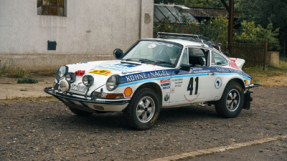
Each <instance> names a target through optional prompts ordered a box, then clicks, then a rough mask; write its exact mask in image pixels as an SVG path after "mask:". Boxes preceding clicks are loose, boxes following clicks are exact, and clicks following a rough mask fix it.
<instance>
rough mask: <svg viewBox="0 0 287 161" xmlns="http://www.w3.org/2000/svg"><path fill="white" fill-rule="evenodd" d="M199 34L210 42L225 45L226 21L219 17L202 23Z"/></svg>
mask: <svg viewBox="0 0 287 161" xmlns="http://www.w3.org/2000/svg"><path fill="white" fill-rule="evenodd" d="M199 34H200V35H203V36H205V37H208V38H210V39H211V40H212V41H215V42H221V43H226V42H227V41H228V19H227V18H226V17H222V16H220V17H216V18H214V19H211V20H210V21H202V22H201V24H200V25H199Z"/></svg>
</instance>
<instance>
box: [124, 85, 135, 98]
mask: <svg viewBox="0 0 287 161" xmlns="http://www.w3.org/2000/svg"><path fill="white" fill-rule="evenodd" d="M132 93H133V90H132V88H131V87H127V88H126V89H125V91H124V94H125V96H126V97H130V96H131V95H132Z"/></svg>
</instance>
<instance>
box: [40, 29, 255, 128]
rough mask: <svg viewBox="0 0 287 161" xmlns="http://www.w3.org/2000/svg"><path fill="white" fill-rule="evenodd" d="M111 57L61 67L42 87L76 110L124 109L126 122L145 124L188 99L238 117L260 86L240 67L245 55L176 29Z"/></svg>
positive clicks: (136, 125)
mask: <svg viewBox="0 0 287 161" xmlns="http://www.w3.org/2000/svg"><path fill="white" fill-rule="evenodd" d="M177 38H178V39H177ZM114 56H115V57H116V58H117V60H109V61H93V62H82V63H77V64H69V65H66V66H61V67H60V68H59V69H58V70H57V72H56V79H55V83H54V86H53V87H47V88H45V89H44V91H45V92H46V93H49V94H51V95H53V96H55V97H56V98H58V99H59V100H61V101H62V102H63V103H64V104H65V105H66V106H68V107H69V109H70V110H71V111H72V112H73V113H75V114H77V115H81V116H88V115H91V114H92V113H95V112H115V111H123V113H124V117H125V119H126V121H127V123H128V124H129V125H130V126H132V127H134V128H136V129H148V128H150V127H151V126H152V125H154V124H155V122H156V120H157V118H158V116H159V113H160V110H161V109H162V108H170V107H180V106H187V105H191V104H199V103H200V104H203V103H206V104H209V105H211V104H214V105H215V109H216V111H217V113H218V114H219V115H220V116H222V117H227V118H230V117H236V116H238V115H239V113H240V112H241V110H242V109H243V108H245V109H249V108H250V101H252V98H251V96H250V93H252V88H253V87H255V86H259V85H257V84H253V81H252V77H251V76H250V75H248V74H246V73H244V72H243V71H242V70H241V68H242V66H243V64H244V62H245V61H244V60H243V59H237V58H228V57H226V56H225V55H224V54H223V53H222V52H220V51H218V50H216V49H215V48H213V47H212V46H210V45H207V44H206V43H201V42H195V41H189V40H182V39H180V34H175V36H174V39H161V38H153V39H142V40H139V41H137V42H136V43H135V44H134V45H133V46H131V47H130V48H129V49H128V50H127V51H126V52H125V53H123V52H122V50H120V49H116V50H115V51H114Z"/></svg>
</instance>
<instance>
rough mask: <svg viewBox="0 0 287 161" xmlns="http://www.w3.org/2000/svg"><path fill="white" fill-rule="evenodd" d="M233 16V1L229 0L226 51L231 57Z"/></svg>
mask: <svg viewBox="0 0 287 161" xmlns="http://www.w3.org/2000/svg"><path fill="white" fill-rule="evenodd" d="M233 15H234V0H229V24H228V49H229V54H230V55H231V56H232V55H233V53H232V38H233Z"/></svg>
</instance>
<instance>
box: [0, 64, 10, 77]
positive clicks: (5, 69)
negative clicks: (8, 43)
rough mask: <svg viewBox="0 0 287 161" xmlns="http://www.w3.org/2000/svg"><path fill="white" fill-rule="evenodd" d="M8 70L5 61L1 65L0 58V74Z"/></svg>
mask: <svg viewBox="0 0 287 161" xmlns="http://www.w3.org/2000/svg"><path fill="white" fill-rule="evenodd" d="M7 72H8V66H7V65H6V63H4V64H3V65H2V63H1V60H0V76H3V75H5V74H6V73H7Z"/></svg>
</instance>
